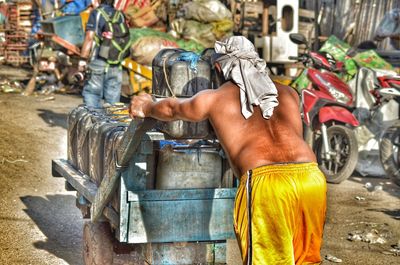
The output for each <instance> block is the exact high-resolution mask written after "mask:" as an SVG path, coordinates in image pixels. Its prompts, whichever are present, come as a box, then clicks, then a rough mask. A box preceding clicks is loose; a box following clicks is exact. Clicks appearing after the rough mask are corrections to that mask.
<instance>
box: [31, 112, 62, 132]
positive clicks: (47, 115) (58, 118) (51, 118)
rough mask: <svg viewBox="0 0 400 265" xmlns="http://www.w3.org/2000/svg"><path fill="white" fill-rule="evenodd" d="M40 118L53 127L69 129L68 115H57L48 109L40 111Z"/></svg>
mask: <svg viewBox="0 0 400 265" xmlns="http://www.w3.org/2000/svg"><path fill="white" fill-rule="evenodd" d="M37 111H38V112H39V114H38V115H39V117H40V118H42V119H43V120H44V121H45V122H46V123H47V124H49V125H50V126H51V127H57V126H58V127H61V128H64V129H67V127H68V126H67V117H68V114H66V113H56V112H53V111H52V110H48V109H38V110H37Z"/></svg>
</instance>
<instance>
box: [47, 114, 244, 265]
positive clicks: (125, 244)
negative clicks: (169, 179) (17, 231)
mask: <svg viewBox="0 0 400 265" xmlns="http://www.w3.org/2000/svg"><path fill="white" fill-rule="evenodd" d="M155 123H156V121H155V120H153V119H145V120H141V119H135V120H133V121H132V122H131V123H130V124H129V127H128V129H127V131H126V132H125V133H124V136H123V139H122V143H121V145H120V147H119V148H118V150H117V151H116V156H117V158H118V159H117V162H118V163H117V170H116V172H115V173H114V174H113V175H112V177H109V178H104V179H103V180H102V182H101V184H100V186H99V187H97V185H96V184H95V183H94V182H92V181H91V180H90V179H89V177H88V176H86V175H84V174H82V173H81V172H80V171H78V170H76V169H75V168H74V167H73V166H72V165H71V164H70V163H69V161H67V160H65V159H59V160H53V161H52V173H53V176H54V177H63V178H65V179H66V189H67V190H75V191H77V207H79V208H80V209H81V211H82V214H83V218H90V219H91V221H89V222H87V223H86V224H85V226H84V232H83V240H84V242H83V245H84V261H85V264H112V263H113V261H112V259H113V251H117V252H118V251H119V252H121V251H122V252H123V251H127V252H129V253H130V255H131V256H132V257H133V256H136V257H137V261H135V264H225V263H226V240H227V239H230V238H234V232H233V224H232V221H233V204H234V197H235V193H236V189H235V188H215V189H214V188H213V189H180V190H178V189H175V190H156V189H154V187H151V185H150V184H149V183H152V182H154V172H151V171H152V169H151V168H154V160H153V159H152V158H153V157H154V143H155V142H157V141H160V140H164V139H165V138H166V137H165V135H164V134H163V133H160V132H156V131H152V130H151V128H152V127H154V125H155ZM187 177H188V178H193V177H196V176H187ZM115 199H116V200H118V203H117V204H118V205H119V206H118V207H112V206H111V201H113V200H115ZM116 208H118V209H116ZM132 253H133V254H134V255H133V254H132Z"/></svg>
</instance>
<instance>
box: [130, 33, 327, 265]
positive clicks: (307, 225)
mask: <svg viewBox="0 0 400 265" xmlns="http://www.w3.org/2000/svg"><path fill="white" fill-rule="evenodd" d="M250 46H251V47H250ZM215 50H216V51H217V52H218V55H219V57H217V56H215V57H217V58H216V59H215V58H214V59H215V60H216V63H215V66H216V68H217V69H219V72H220V73H221V74H223V76H224V77H225V79H226V80H229V81H227V82H225V83H224V84H223V85H222V86H221V87H219V88H218V89H216V90H204V91H201V92H199V93H197V94H196V95H195V96H193V97H192V98H189V99H176V98H168V99H164V100H161V101H158V102H153V100H152V98H151V96H150V95H147V94H143V95H140V96H136V97H134V98H133V99H132V101H131V105H130V115H131V117H153V118H156V119H159V120H163V121H173V120H185V121H194V122H197V121H202V120H205V119H208V120H209V121H210V122H211V124H212V126H213V128H214V131H215V133H216V135H217V137H218V139H219V141H220V143H221V145H222V147H223V148H224V150H225V152H226V154H227V156H228V159H229V162H230V165H231V167H232V169H233V171H234V174H235V176H236V177H238V178H239V179H240V180H241V181H240V185H239V187H238V192H237V195H236V200H235V210H234V228H235V233H236V236H237V239H238V243H239V246H240V249H241V253H242V259H243V264H256V265H268V264H272V265H276V264H296V265H297V264H315V263H319V262H321V258H320V248H321V243H322V233H323V225H324V221H325V210H326V182H325V177H324V176H323V174H322V173H321V171H320V170H319V169H318V166H317V164H316V162H315V156H314V154H313V152H312V150H311V149H310V148H309V146H308V145H307V144H306V143H305V142H304V141H303V139H302V121H301V117H300V112H299V98H298V95H297V94H296V92H295V91H294V90H293V89H291V88H290V87H287V86H284V85H279V84H276V88H275V85H274V84H273V83H272V81H271V80H270V79H269V77H268V76H267V75H266V71H265V62H264V66H263V63H262V62H261V61H260V60H261V59H260V58H259V57H258V55H257V54H256V52H255V51H254V46H253V45H252V44H251V42H249V41H248V40H247V39H245V38H244V37H238V36H235V37H231V38H229V39H227V40H226V41H225V42H217V43H216V47H215ZM238 67H239V68H238ZM263 67H264V68H263ZM266 78H268V79H266ZM257 86H258V87H262V89H263V90H264V91H262V92H261V93H264V94H262V96H261V97H260V96H259V94H260V91H258V90H257V89H258V88H257ZM278 101H279V104H278ZM248 198H251V200H248Z"/></svg>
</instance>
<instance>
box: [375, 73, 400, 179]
mask: <svg viewBox="0 0 400 265" xmlns="http://www.w3.org/2000/svg"><path fill="white" fill-rule="evenodd" d="M378 79H379V81H380V83H381V84H383V86H384V87H383V88H381V89H379V90H378V93H379V95H380V96H381V97H382V99H383V100H397V101H399V100H400V77H397V78H394V77H378ZM399 147H400V120H399V119H397V120H394V121H392V122H391V124H390V125H389V127H388V128H387V129H386V130H385V131H384V133H383V135H382V138H381V141H380V143H379V154H380V159H381V162H382V165H383V168H384V170H385V172H386V174H387V175H388V176H389V177H390V178H392V179H393V181H394V183H396V184H397V185H399V186H400V152H399Z"/></svg>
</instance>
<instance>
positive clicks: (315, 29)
mask: <svg viewBox="0 0 400 265" xmlns="http://www.w3.org/2000/svg"><path fill="white" fill-rule="evenodd" d="M318 2H319V0H314V36H315V41H314V51H318V49H319V25H318V15H319V10H318Z"/></svg>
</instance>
